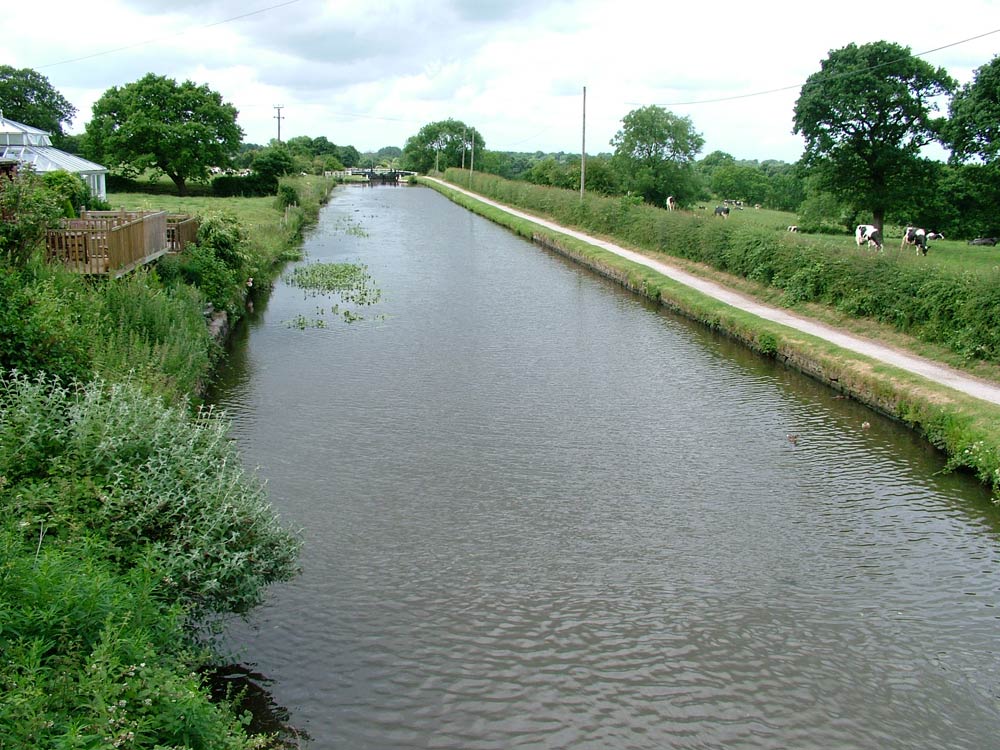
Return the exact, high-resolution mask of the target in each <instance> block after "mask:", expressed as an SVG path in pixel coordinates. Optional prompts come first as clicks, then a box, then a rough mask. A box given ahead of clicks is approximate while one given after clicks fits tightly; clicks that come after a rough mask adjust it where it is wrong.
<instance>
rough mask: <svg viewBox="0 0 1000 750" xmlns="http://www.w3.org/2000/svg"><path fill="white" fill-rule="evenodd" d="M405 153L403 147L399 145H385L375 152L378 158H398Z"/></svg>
mask: <svg viewBox="0 0 1000 750" xmlns="http://www.w3.org/2000/svg"><path fill="white" fill-rule="evenodd" d="M402 155H403V149H401V148H400V147H399V146H383V147H382V148H380V149H379V150H378V151H376V152H375V157H376V158H377V159H390V160H391V159H398V158H400V157H401V156H402Z"/></svg>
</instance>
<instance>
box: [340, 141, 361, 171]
mask: <svg viewBox="0 0 1000 750" xmlns="http://www.w3.org/2000/svg"><path fill="white" fill-rule="evenodd" d="M337 158H338V159H340V161H341V163H342V164H343V165H344V166H345V167H356V166H358V164H360V163H361V152H360V151H358V150H357V149H356V148H354V146H340V147H339V148H338V149H337Z"/></svg>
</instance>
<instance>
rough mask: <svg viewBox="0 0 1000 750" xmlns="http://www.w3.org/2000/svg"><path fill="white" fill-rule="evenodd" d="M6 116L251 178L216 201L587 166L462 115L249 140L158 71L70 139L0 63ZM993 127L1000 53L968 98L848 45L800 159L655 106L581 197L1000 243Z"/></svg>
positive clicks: (891, 49) (553, 180) (212, 98)
mask: <svg viewBox="0 0 1000 750" xmlns="http://www.w3.org/2000/svg"><path fill="white" fill-rule="evenodd" d="M945 100H947V105H944V104H942V102H944V101H945ZM0 106H2V108H3V111H4V112H5V114H6V115H7V116H8V117H12V118H14V119H18V118H20V120H21V121H22V122H25V123H27V124H29V125H35V126H37V127H41V128H43V129H46V130H49V131H50V132H52V133H53V138H54V141H55V143H56V144H57V145H60V146H61V147H63V148H66V149H67V150H71V151H75V152H77V153H80V154H81V155H83V156H86V157H87V158H91V159H93V160H95V161H100V162H102V163H106V164H110V165H112V168H113V169H114V170H115V171H116V172H118V173H120V174H124V175H126V176H128V175H132V176H134V175H138V174H140V173H143V172H150V171H151V172H152V173H153V174H154V175H155V174H163V175H167V176H168V177H169V178H170V179H171V180H172V181H173V183H174V184H175V186H176V189H177V191H178V192H179V193H182V194H183V193H184V192H185V191H186V190H187V187H188V184H189V183H190V182H191V181H201V182H208V180H209V179H210V178H211V176H212V172H211V170H212V168H213V167H232V168H234V169H243V170H248V171H251V172H252V173H253V174H250V175H242V176H232V175H230V176H228V177H225V178H219V177H217V178H215V180H214V181H213V185H214V186H216V187H217V192H219V193H220V194H254V192H255V191H257V194H259V193H266V192H273V190H274V189H275V188H276V185H277V177H279V176H281V175H282V174H288V173H291V172H312V173H317V172H322V171H335V170H338V169H343V168H349V167H355V166H390V167H398V168H402V169H407V170H414V171H417V172H431V171H439V172H443V171H444V170H446V169H449V168H453V167H461V168H469V169H472V168H475V169H476V170H477V171H482V172H487V173H491V174H496V175H499V176H502V177H506V178H508V179H523V180H527V181H529V182H532V183H535V184H539V185H551V186H554V187H562V188H569V189H579V187H580V174H581V169H580V167H581V164H580V161H581V159H580V155H579V154H573V155H567V154H542V153H539V152H535V153H534V154H531V153H517V152H503V151H492V150H489V149H487V148H486V141H485V139H484V137H483V135H482V133H480V132H479V130H478V129H477V128H476V127H474V126H472V125H470V124H468V123H465V122H462V121H460V120H456V119H452V118H449V119H447V120H441V121H436V122H431V123H428V124H426V125H424V126H423V127H422V128H421V129H420V130H419V132H417V133H416V134H415V135H413V136H411V137H410V138H408V139H407V141H406V143H405V145H404V147H403V148H402V149H399V148H396V147H386V148H383V149H381V150H379V151H378V152H375V153H364V154H363V153H360V152H359V151H358V150H357V149H356V148H354V147H353V146H338V145H336V144H334V143H332V142H331V141H329V140H328V139H327V138H326V137H325V136H319V137H316V138H310V137H308V136H298V137H295V138H292V139H289V140H288V141H287V142H285V143H279V142H277V141H272V142H271V143H269V144H267V145H264V146H260V145H255V144H245V143H242V137H243V131H242V129H241V128H240V127H239V126H238V125H237V123H236V115H237V112H236V109H235V108H234V107H233V106H232V105H230V104H227V103H225V102H223V101H222V98H221V96H220V95H219V94H218V93H216V92H213V91H211V90H210V89H209V88H208V87H207V86H204V85H202V86H198V85H196V84H194V83H192V82H191V81H185V82H183V83H180V84H178V83H177V82H176V81H173V80H172V79H169V78H165V77H163V76H157V75H154V74H152V73H150V74H148V75H147V76H145V77H144V78H142V79H140V80H139V81H136V82H134V83H131V84H127V85H125V86H122V87H112V88H111V89H109V90H108V91H107V92H105V94H104V95H103V96H102V97H101V98H100V99H99V100H98V101H97V103H96V104H95V105H94V108H93V117H92V119H91V120H90V121H89V122H88V123H87V125H86V131H85V132H84V133H83V134H82V135H80V136H69V135H66V134H65V133H64V132H63V130H62V125H63V124H64V123H67V122H69V121H70V120H71V118H72V117H73V115H74V114H75V113H76V110H75V108H74V107H73V106H72V105H71V104H70V103H69V102H67V101H66V100H65V98H64V97H62V96H61V95H60V94H59V93H58V92H56V91H55V90H54V89H52V87H51V86H50V85H49V84H48V81H47V80H46V79H45V78H44V77H43V76H40V75H39V74H38V73H36V72H35V71H31V70H27V69H24V70H15V69H13V68H11V67H9V66H0ZM945 106H946V107H947V115H945V114H944V113H942V109H943V108H944V107H945ZM998 123H1000V57H997V58H994V59H993V60H992V61H991V62H989V63H987V64H985V65H983V66H981V67H980V68H979V69H977V70H976V71H975V75H974V78H973V80H972V81H971V82H969V83H967V84H965V85H963V86H958V84H957V83H956V81H955V80H954V79H953V78H952V77H951V76H950V75H948V73H947V72H946V71H945V70H944V69H943V68H935V67H934V66H932V65H930V64H929V63H927V62H926V61H924V60H922V59H920V58H919V57H917V56H915V55H913V54H912V52H911V50H910V48H909V47H904V46H901V45H898V44H894V43H891V42H886V41H880V42H873V43H870V44H865V45H855V44H850V45H847V46H846V47H843V48H841V49H839V50H833V51H831V52H830V53H829V56H828V57H827V58H826V59H825V60H823V61H822V62H821V66H820V70H818V71H817V72H815V73H813V74H812V75H811V76H809V78H808V79H807V81H806V83H805V84H804V85H803V86H802V89H801V91H800V94H799V98H798V100H797V102H796V104H795V108H794V113H793V117H792V123H791V124H792V130H793V132H795V133H797V134H799V135H801V136H802V137H803V139H804V142H805V149H804V153H803V155H802V157H801V158H800V159H799V160H798V161H797V162H796V163H787V162H782V161H778V160H765V161H763V162H758V161H755V160H754V161H746V160H738V159H736V158H735V157H733V156H732V155H731V154H728V153H726V152H724V151H714V152H712V153H709V154H707V155H705V156H704V157H702V158H699V154H700V153H701V151H702V149H703V147H704V138H703V137H702V135H701V134H700V133H699V132H698V131H697V130H696V129H695V126H694V123H693V122H692V121H691V119H690V118H688V117H682V116H679V115H676V114H674V113H672V112H669V111H668V110H666V109H664V108H662V107H659V106H656V105H650V106H646V107H640V108H638V109H635V110H632V111H631V112H629V113H627V114H626V115H625V116H624V117H623V119H622V126H621V128H620V129H619V131H618V132H617V133H616V134H615V136H614V137H613V138H612V140H611V142H610V144H609V145H610V146H611V147H612V151H610V152H607V153H600V154H598V155H596V156H588V157H587V160H586V184H585V186H584V188H585V190H589V191H593V192H597V193H602V194H606V195H632V196H637V197H639V198H641V199H642V200H644V201H645V202H647V203H651V204H653V205H660V206H662V205H664V202H665V201H666V198H667V197H668V196H672V197H673V198H674V199H675V201H677V203H678V204H679V205H680V206H681V207H685V206H688V207H690V206H693V205H696V204H698V203H700V202H707V201H711V200H714V199H723V198H727V199H734V200H741V201H744V202H745V203H747V204H751V205H753V204H760V205H762V206H764V207H767V208H774V209H779V210H785V211H792V212H796V213H798V214H799V222H798V223H799V225H800V226H801V228H802V229H803V230H806V231H816V232H824V231H825V232H841V231H843V230H844V229H845V228H851V227H853V226H854V225H856V224H858V223H873V224H875V225H876V226H879V227H881V226H882V225H883V224H884V223H885V222H893V223H897V224H901V225H902V224H919V225H921V226H924V227H927V228H931V229H934V230H936V231H938V232H943V233H946V234H947V235H948V236H951V237H972V236H984V235H997V234H1000V228H998V221H997V220H996V218H995V212H994V206H996V205H997V199H998V198H1000V180H998V174H997V170H998V166H997V165H998V160H997V150H998V148H1000V145H997V144H998V143H1000V141H998V139H997V137H996V136H997V135H998V134H997V132H996V131H997V130H998V128H1000V124H998ZM932 144H939V145H940V146H942V147H944V148H945V149H946V150H948V151H949V152H950V156H949V158H948V160H947V161H944V162H943V161H939V160H935V159H931V158H928V157H926V156H924V155H923V154H924V152H925V149H926V147H927V146H930V145H932Z"/></svg>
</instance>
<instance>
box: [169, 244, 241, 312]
mask: <svg viewBox="0 0 1000 750" xmlns="http://www.w3.org/2000/svg"><path fill="white" fill-rule="evenodd" d="M180 271H181V276H182V277H183V279H184V280H185V281H186V282H187V283H189V284H193V285H194V286H196V287H198V289H200V290H201V293H202V294H203V295H204V296H205V299H206V300H208V301H209V302H211V303H212V304H213V305H214V306H215V308H216V309H218V310H225V311H226V312H228V313H233V314H235V313H236V311H237V308H238V306H239V302H240V301H241V299H242V297H241V296H240V295H241V294H242V291H243V287H242V285H241V284H240V278H241V275H240V274H238V273H237V272H236V271H234V270H233V269H232V268H229V266H227V265H226V264H225V263H223V262H222V261H221V260H220V259H219V258H217V257H216V256H215V251H214V250H212V248H211V247H202V246H200V245H189V246H188V248H187V249H186V250H185V251H184V252H183V253H182V254H181V256H180ZM237 290H238V291H237Z"/></svg>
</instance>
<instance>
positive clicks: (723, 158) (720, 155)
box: [695, 150, 736, 182]
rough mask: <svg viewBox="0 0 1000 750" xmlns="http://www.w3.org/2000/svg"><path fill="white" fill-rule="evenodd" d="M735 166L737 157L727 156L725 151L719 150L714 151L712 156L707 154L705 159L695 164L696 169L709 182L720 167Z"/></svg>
mask: <svg viewBox="0 0 1000 750" xmlns="http://www.w3.org/2000/svg"><path fill="white" fill-rule="evenodd" d="M735 165H736V157H735V156H733V155H732V154H727V153H726V152H725V151H718V150H716V151H713V152H712V153H710V154H706V155H705V156H704V157H703V158H701V159H699V160H698V161H696V162H695V168H696V169H697V170H698V172H699V173H700V174H702V175H703V176H704V177H705V179H706V180H707V181H709V182H711V180H712V175H714V174H715V171H716V170H717V169H719V168H720V167H732V166H735Z"/></svg>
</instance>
